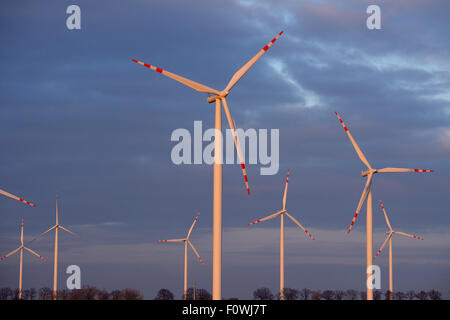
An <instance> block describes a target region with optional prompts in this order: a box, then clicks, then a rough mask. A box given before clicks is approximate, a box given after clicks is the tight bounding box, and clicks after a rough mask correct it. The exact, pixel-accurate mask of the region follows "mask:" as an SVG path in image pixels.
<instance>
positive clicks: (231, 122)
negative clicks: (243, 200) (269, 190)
mask: <svg viewBox="0 0 450 320" xmlns="http://www.w3.org/2000/svg"><path fill="white" fill-rule="evenodd" d="M222 103H223V108H224V110H225V114H226V116H227V120H228V125H229V126H230V130H231V133H232V134H233V140H234V146H235V147H236V151H237V154H238V156H239V161H240V163H241V169H242V175H243V177H244V182H245V187H246V188H247V194H248V195H250V188H249V186H248V178H247V171H246V170H245V163H244V157H243V156H242V150H241V144H240V142H239V137H238V136H237V134H236V126H235V123H234V119H233V117H232V116H231V113H230V109H229V108H228V104H227V100H226V99H225V98H222Z"/></svg>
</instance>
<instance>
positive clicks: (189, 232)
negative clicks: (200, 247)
mask: <svg viewBox="0 0 450 320" xmlns="http://www.w3.org/2000/svg"><path fill="white" fill-rule="evenodd" d="M199 214H200V211H199V212H198V213H197V216H196V217H195V219H194V222H192V225H191V227H190V228H189V231H188V233H187V236H186V238H184V239H169V240H158V242H184V290H183V297H184V299H185V300H186V294H187V246H188V244H189V246H190V247H191V248H192V251H194V253H195V255H196V256H197V258H198V260H200V262H201V263H202V265H205V263H204V262H203V260H202V258H200V255H199V254H198V252H197V249H195V247H194V245H193V244H192V242H191V241H190V240H189V237H190V235H191V232H192V229H194V225H195V223H196V222H197V219H198V216H199Z"/></svg>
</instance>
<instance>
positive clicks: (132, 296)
mask: <svg viewBox="0 0 450 320" xmlns="http://www.w3.org/2000/svg"><path fill="white" fill-rule="evenodd" d="M121 296H122V298H123V300H142V299H144V297H143V296H142V294H141V293H140V292H139V291H138V290H135V289H130V288H126V289H123V290H122V292H121Z"/></svg>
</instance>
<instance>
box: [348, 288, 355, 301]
mask: <svg viewBox="0 0 450 320" xmlns="http://www.w3.org/2000/svg"><path fill="white" fill-rule="evenodd" d="M347 297H348V298H349V300H356V298H357V297H358V291H356V290H353V289H348V290H347Z"/></svg>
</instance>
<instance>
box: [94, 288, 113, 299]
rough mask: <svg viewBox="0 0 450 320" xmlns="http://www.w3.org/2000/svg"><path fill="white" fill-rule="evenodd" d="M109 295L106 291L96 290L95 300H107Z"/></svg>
mask: <svg viewBox="0 0 450 320" xmlns="http://www.w3.org/2000/svg"><path fill="white" fill-rule="evenodd" d="M110 297H111V294H110V293H109V292H108V291H106V290H98V291H97V299H98V300H109V298H110Z"/></svg>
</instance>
